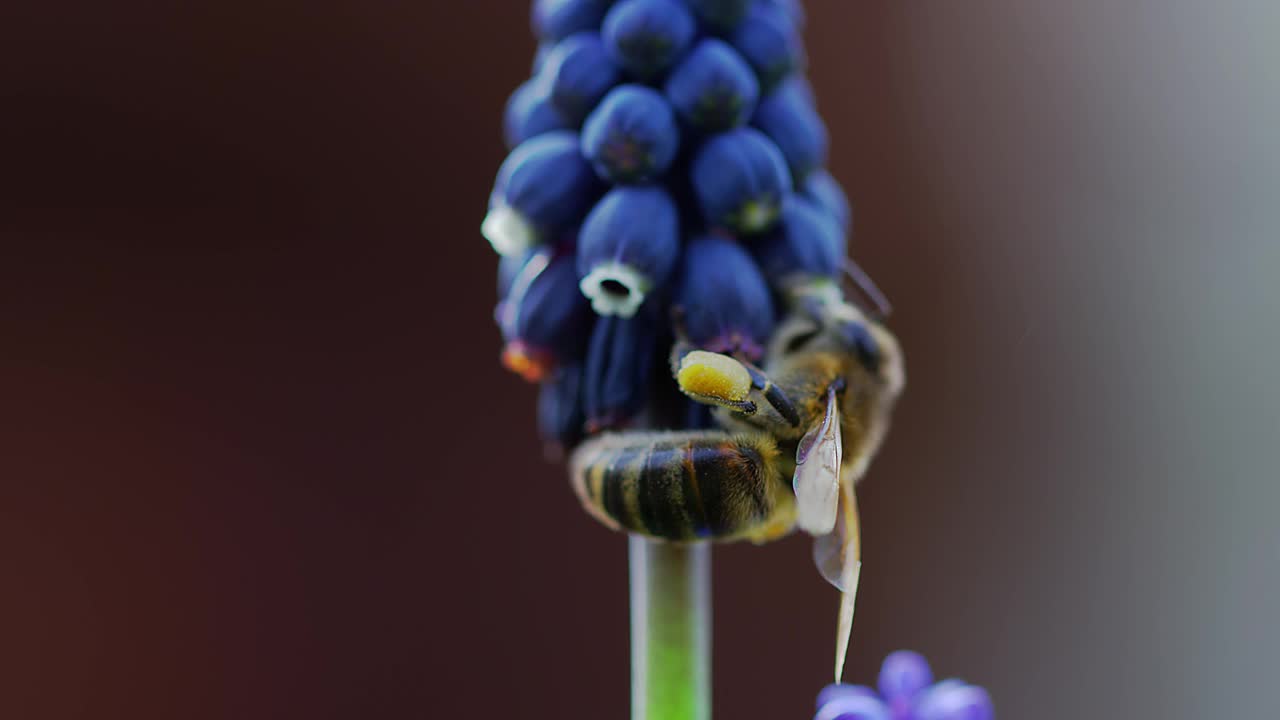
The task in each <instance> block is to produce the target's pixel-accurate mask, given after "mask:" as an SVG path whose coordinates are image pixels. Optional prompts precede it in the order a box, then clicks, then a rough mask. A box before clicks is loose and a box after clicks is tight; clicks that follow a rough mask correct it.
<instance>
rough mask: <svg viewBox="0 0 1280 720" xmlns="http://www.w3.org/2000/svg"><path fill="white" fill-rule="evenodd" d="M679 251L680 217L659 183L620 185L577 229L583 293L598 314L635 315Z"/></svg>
mask: <svg viewBox="0 0 1280 720" xmlns="http://www.w3.org/2000/svg"><path fill="white" fill-rule="evenodd" d="M679 255H680V218H679V215H678V213H677V212H676V206H675V203H674V202H673V201H672V200H671V196H670V195H668V194H667V192H666V191H665V190H663V189H662V188H658V187H628V186H619V187H615V188H614V189H612V190H610V191H609V192H608V193H606V194H605V196H604V198H603V199H601V200H600V202H598V203H596V206H595V207H594V208H592V209H591V212H589V213H588V214H587V219H586V220H584V221H583V223H582V230H581V231H579V233H578V272H579V273H580V274H581V275H582V276H583V277H582V282H581V283H580V287H581V289H582V294H584V295H586V296H587V297H588V298H590V299H591V306H592V308H594V309H595V311H596V312H597V313H599V314H600V315H621V316H623V317H631V316H632V315H635V313H636V310H637V309H638V308H639V307H640V304H641V303H643V302H644V298H645V296H646V295H647V294H648V293H649V291H650V290H652V289H654V288H655V287H658V286H660V285H662V284H663V283H665V282H666V281H667V278H668V277H669V276H670V275H671V272H672V270H673V269H674V267H675V263H676V259H677V258H678V257H679Z"/></svg>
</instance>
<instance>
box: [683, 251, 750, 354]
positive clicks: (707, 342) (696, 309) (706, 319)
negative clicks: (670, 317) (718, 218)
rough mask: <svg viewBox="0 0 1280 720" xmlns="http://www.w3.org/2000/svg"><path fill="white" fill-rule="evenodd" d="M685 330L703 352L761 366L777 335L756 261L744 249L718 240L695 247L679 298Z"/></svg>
mask: <svg viewBox="0 0 1280 720" xmlns="http://www.w3.org/2000/svg"><path fill="white" fill-rule="evenodd" d="M675 303H676V307H678V308H679V309H680V316H679V317H680V321H681V323H682V325H683V327H682V328H681V329H682V330H683V331H684V333H685V336H686V338H687V339H688V340H689V342H691V343H692V344H694V345H695V346H697V347H698V348H700V349H702V350H709V351H711V352H718V353H726V354H735V353H737V354H741V355H742V356H743V357H746V358H747V359H748V360H751V361H757V360H759V359H760V356H761V355H762V354H763V352H764V344H765V343H766V342H767V341H768V339H769V336H770V335H772V334H773V324H774V316H773V302H772V300H771V299H770V296H769V286H768V284H766V282H765V279H764V275H763V274H761V272H760V269H759V268H758V267H757V266H756V263H755V260H753V259H752V257H751V255H750V254H748V253H747V251H746V250H745V249H744V248H743V247H742V245H741V244H739V243H737V242H734V241H733V240H730V239H728V238H724V237H720V236H716V235H704V236H702V237H700V238H697V239H695V240H693V241H691V242H690V243H689V244H688V246H687V247H686V248H685V251H684V258H683V267H682V270H681V273H680V279H679V282H678V285H677V289H676V293H675Z"/></svg>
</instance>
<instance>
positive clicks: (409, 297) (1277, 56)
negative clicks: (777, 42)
mask: <svg viewBox="0 0 1280 720" xmlns="http://www.w3.org/2000/svg"><path fill="white" fill-rule="evenodd" d="M526 7H527V4H526V3H525V2H523V1H522V0H521V1H517V0H501V1H499V0H487V1H484V2H467V3H462V2H454V3H443V2H388V3H361V2H355V1H354V0H347V1H343V0H330V1H327V2H316V3H289V2H276V1H271V0H268V1H266V2H235V1H226V0H224V1H223V2H216V3H215V2H192V3H172V2H147V1H144V0H132V1H129V2H113V3H92V2H77V1H75V0H71V1H68V2H47V1H46V2H32V1H30V0H9V2H7V3H5V10H4V11H3V13H2V14H0V15H2V16H0V27H2V28H3V29H0V33H2V34H3V35H4V36H5V37H3V42H0V48H3V49H0V93H2V96H0V98H2V100H3V107H2V108H0V110H2V112H0V148H2V149H3V155H2V157H0V185H2V187H0V191H2V194H0V210H2V212H0V233H2V235H0V249H2V250H3V252H2V253H0V276H2V277H3V282H2V283H0V568H2V571H3V579H2V580H0V717H4V718H24V719H28V718H29V719H32V720H35V719H44V718H58V719H71V718H171V717H184V718H192V719H196V718H237V719H240V718H244V719H250V718H254V719H256V718H356V717H360V718H420V717H452V716H455V715H456V716H464V715H476V714H481V715H486V716H487V715H494V716H502V715H513V716H515V715H519V716H522V717H565V718H623V717H625V715H626V711H627V710H626V709H627V680H628V671H627V631H626V618H627V609H626V602H627V597H626V567H625V558H626V553H625V543H624V541H623V539H622V538H621V537H619V536H615V535H612V534H610V533H607V532H605V531H603V530H602V529H601V528H599V527H597V526H595V525H594V524H593V523H592V522H591V521H589V520H588V519H587V518H586V517H585V516H584V515H583V514H582V513H581V512H580V511H579V510H578V509H577V507H575V502H574V501H573V500H572V497H571V493H570V492H569V490H568V487H567V485H566V481H565V478H564V472H563V470H562V469H561V468H560V467H557V466H553V465H548V464H546V463H544V462H543V461H542V460H541V459H540V449H539V445H538V442H537V441H536V439H535V436H534V432H533V429H532V419H533V417H532V416H533V405H532V393H531V391H530V389H529V388H528V387H526V386H524V385H522V384H521V383H520V382H518V381H517V380H516V379H514V378H513V377H512V376H510V375H507V374H505V373H503V372H502V371H500V369H499V367H498V364H497V351H498V338H497V333H496V331H495V330H494V328H493V327H492V323H491V320H490V313H491V309H492V304H493V301H494V299H495V298H494V297H493V274H494V273H493V270H494V267H495V258H494V256H493V254H492V252H491V251H490V249H489V248H488V246H487V244H486V243H485V242H484V241H483V240H482V239H481V238H480V236H479V234H478V232H477V228H478V224H479V220H480V217H481V215H482V213H483V210H484V206H485V200H486V196H487V192H488V189H489V183H490V182H491V180H492V176H493V173H494V171H495V170H496V168H497V165H498V163H499V161H500V160H501V157H502V147H501V141H500V129H499V125H500V117H499V116H500V110H501V107H502V103H503V101H504V99H505V97H506V94H507V93H508V92H509V90H510V89H511V88H513V87H514V86H515V85H516V84H517V83H518V82H520V80H521V79H522V78H523V77H524V76H525V75H526V74H527V72H528V66H529V61H530V57H531V54H532V51H533V41H532V39H531V37H530V35H529V31H528V27H527V20H526V18H527V10H526ZM808 7H809V15H810V21H811V24H810V28H809V31H808V40H809V43H810V52H811V64H812V68H813V73H812V74H813V77H814V78H815V82H816V85H817V88H818V91H819V99H820V104H821V107H822V109H823V112H824V114H825V116H826V119H827V121H828V123H829V124H830V126H831V128H832V135H833V137H834V149H833V153H834V154H833V159H832V164H833V169H834V171H835V173H836V175H837V176H838V177H839V178H840V179H841V180H842V181H843V182H844V183H845V185H846V187H847V189H848V190H849V192H850V195H851V196H852V197H853V199H854V202H855V205H856V216H857V220H856V226H857V230H856V236H855V239H854V243H853V247H854V253H855V255H856V256H857V258H858V259H859V261H860V262H861V263H862V264H863V265H864V266H865V267H866V268H867V269H868V270H869V271H870V272H871V273H872V274H873V275H874V276H875V277H876V278H877V280H878V282H879V283H880V284H881V285H882V286H883V287H884V288H885V289H886V290H887V292H888V293H889V294H890V296H891V297H892V298H893V299H894V301H895V303H896V305H897V308H898V314H897V316H896V317H895V327H896V328H897V330H898V331H899V333H900V335H901V337H902V339H903V343H904V346H905V348H906V351H907V358H908V373H909V383H908V392H907V395H906V397H905V400H904V402H903V404H902V406H901V410H900V413H899V416H898V422H897V425H896V427H895V430H894V432H893V434H892V435H891V439H890V442H889V444H888V446H887V448H886V449H885V451H884V452H883V454H882V457H881V458H880V459H879V460H878V462H877V463H876V464H875V465H874V467H873V469H872V472H871V474H870V476H869V477H868V479H867V481H866V483H865V484H864V485H863V488H864V489H863V492H862V505H863V514H864V518H865V547H866V565H865V568H864V572H863V585H862V589H861V592H860V594H859V609H858V622H857V624H856V626H855V629H854V638H853V649H852V661H851V666H850V669H849V672H848V677H849V678H851V679H855V680H858V681H867V680H870V679H872V678H873V675H874V672H875V669H876V667H877V664H878V660H879V658H880V657H881V656H882V655H883V654H884V653H885V652H887V651H889V650H892V649H895V648H898V647H911V648H915V649H918V650H920V651H922V652H924V653H926V654H927V655H928V656H929V657H930V658H931V659H932V660H933V661H934V664H935V667H936V669H937V670H938V672H939V673H940V674H942V675H961V676H963V677H965V678H967V679H969V680H971V681H974V682H978V683H982V684H984V685H987V686H988V687H989V688H991V690H992V693H993V695H994V696H995V698H996V700H997V707H998V709H999V712H1000V716H1001V717H1002V718H1009V719H1012V718H1036V719H1038V720H1054V719H1058V718H1062V719H1065V718H1080V717H1091V718H1139V717H1141V718H1145V717H1162V718H1187V719H1190V718H1203V717H1245V716H1249V717H1270V716H1271V715H1272V714H1273V713H1274V703H1273V702H1272V701H1271V700H1269V698H1271V697H1273V688H1272V687H1270V684H1271V683H1273V682H1274V675H1275V670H1276V667H1277V661H1276V660H1277V658H1276V656H1277V640H1280V637H1278V635H1280V633H1278V632H1277V627H1278V624H1277V621H1276V605H1277V593H1278V592H1280V572H1278V571H1277V569H1278V568H1280V532H1277V529H1276V528H1277V526H1276V521H1275V519H1274V512H1275V509H1276V507H1277V501H1278V500H1280V491H1278V490H1277V484H1276V473H1275V470H1274V465H1275V448H1276V447H1277V441H1280V412H1278V411H1277V407H1278V406H1280V397H1278V393H1277V383H1276V380H1275V367H1276V365H1277V363H1280V334H1278V332H1277V315H1276V310H1277V308H1278V307H1280V292H1278V291H1277V289H1276V287H1275V284H1274V278H1275V276H1276V271H1277V270H1278V269H1280V252H1278V250H1277V235H1278V232H1277V230H1278V229H1280V210H1278V209H1277V202H1276V200H1277V188H1280V148H1278V144H1277V131H1276V128H1277V127H1280V81H1278V80H1277V77H1278V74H1277V73H1276V72H1275V68H1276V67H1277V63H1278V62H1280V53H1278V52H1277V50H1276V47H1277V46H1276V44H1275V38H1276V33H1277V30H1280V22H1278V20H1280V18H1278V17H1277V15H1278V12H1277V10H1276V8H1275V7H1274V5H1273V4H1267V3H1253V4H1249V3H1246V2H1234V1H1232V2H1226V3H1219V4H1213V5H1212V6H1210V5H1209V4H1197V3H1192V2H1190V0H1169V1H1168V2H1160V3H1157V2H1138V1H1134V0H1122V1H1120V2H1114V1H1111V0H1085V1H1083V2H1075V3H1056V2H1049V1H1048V0H1032V1H1026V0H984V1H982V2H968V3H929V2H907V1H905V0H897V1H892V0H891V1H886V2H878V1H875V2H873V1H871V0H863V1H862V2H838V1H837V0H826V1H822V2H820V1H818V0H813V1H811V2H809V3H808ZM715 573H716V586H715V595H716V626H715V651H716V656H715V674H716V697H715V702H716V713H717V716H718V717H722V718H752V719H755V718H759V719H760V720H764V719H766V718H768V719H769V720H782V719H784V718H785V719H788V720H799V719H801V718H807V717H809V714H810V712H811V705H810V703H811V700H812V696H813V694H814V693H815V692H816V691H817V690H818V689H819V688H820V687H821V686H822V685H823V684H824V683H825V682H826V681H827V679H828V674H829V668H830V655H831V641H832V633H833V624H834V620H835V603H836V597H835V595H834V593H833V592H832V591H830V589H829V588H828V587H827V586H826V585H825V584H824V583H822V581H821V580H820V579H819V578H818V577H817V575H816V573H815V572H814V571H813V570H812V568H811V566H810V562H809V559H808V548H807V546H806V544H805V543H804V542H803V541H802V540H800V539H791V540H788V541H786V542H782V543H778V544H776V545H773V546H770V547H767V548H765V549H762V550H756V549H752V548H749V547H731V548H725V549H723V550H718V551H717V552H716V554H715Z"/></svg>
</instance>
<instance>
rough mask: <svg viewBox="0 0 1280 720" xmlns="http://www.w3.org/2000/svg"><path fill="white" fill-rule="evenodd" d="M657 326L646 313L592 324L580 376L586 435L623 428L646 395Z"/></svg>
mask: <svg viewBox="0 0 1280 720" xmlns="http://www.w3.org/2000/svg"><path fill="white" fill-rule="evenodd" d="M658 327H659V326H658V322H657V319H656V318H655V317H654V313H653V312H651V311H650V309H648V308H646V309H645V310H642V311H641V312H638V313H636V314H635V315H634V316H633V317H618V316H608V317H601V318H598V319H597V320H596V324H595V328H594V329H593V330H592V331H591V340H590V343H589V345H588V347H587V359H586V364H585V367H584V370H585V372H584V373H583V392H582V397H583V408H584V410H585V412H586V417H587V429H588V431H590V432H596V431H599V430H607V429H614V428H621V427H625V426H626V425H627V423H628V422H629V421H630V420H631V419H632V418H633V417H635V415H636V414H637V413H638V412H639V411H640V410H641V409H643V408H644V405H645V402H646V399H647V397H648V394H649V383H650V380H651V377H652V370H653V359H654V354H655V351H656V348H657V339H658Z"/></svg>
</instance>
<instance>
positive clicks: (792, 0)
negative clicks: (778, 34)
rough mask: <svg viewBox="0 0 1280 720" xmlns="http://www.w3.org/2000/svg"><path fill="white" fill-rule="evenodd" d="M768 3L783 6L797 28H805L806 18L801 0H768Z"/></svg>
mask: <svg viewBox="0 0 1280 720" xmlns="http://www.w3.org/2000/svg"><path fill="white" fill-rule="evenodd" d="M768 3H769V4H770V5H773V6H775V7H778V8H781V9H782V10H783V12H785V13H786V14H787V15H788V16H789V17H790V18H791V22H792V23H794V24H795V26H796V29H797V30H799V29H802V28H804V25H805V21H806V18H805V13H804V5H803V4H801V2H800V0H768Z"/></svg>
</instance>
